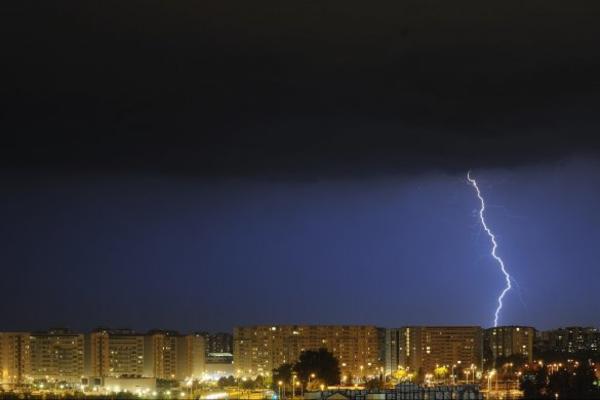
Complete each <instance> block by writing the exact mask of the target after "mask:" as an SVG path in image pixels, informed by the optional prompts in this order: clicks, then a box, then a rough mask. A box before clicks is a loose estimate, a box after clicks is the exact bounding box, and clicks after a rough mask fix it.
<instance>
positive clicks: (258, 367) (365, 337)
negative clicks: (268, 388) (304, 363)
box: [233, 325, 383, 377]
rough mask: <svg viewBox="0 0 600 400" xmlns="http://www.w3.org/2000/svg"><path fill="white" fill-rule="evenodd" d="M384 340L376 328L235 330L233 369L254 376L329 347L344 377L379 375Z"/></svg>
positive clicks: (267, 327) (293, 326)
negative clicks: (310, 352) (309, 352)
mask: <svg viewBox="0 0 600 400" xmlns="http://www.w3.org/2000/svg"><path fill="white" fill-rule="evenodd" d="M382 341H383V338H382V336H381V331H380V330H379V329H378V328H376V327H374V326H362V325H361V326H358V325H351V326H347V325H345V326H341V325H339V326H338V325H335V326H331V325H279V326H266V325H262V326H246V327H236V328H235V329H234V349H233V351H234V369H235V371H236V373H237V374H240V375H244V376H255V375H258V374H261V373H271V371H272V370H273V369H274V368H277V367H279V366H280V365H281V364H284V363H289V362H295V361H297V359H298V357H299V355H300V353H301V352H302V351H304V350H316V349H319V348H326V349H327V350H329V351H330V352H332V353H333V354H334V355H335V356H336V357H337V358H338V360H339V364H340V369H341V372H342V375H347V376H353V377H359V376H370V375H378V374H379V373H380V372H381V368H383V355H382V354H383V350H382V347H383V343H382Z"/></svg>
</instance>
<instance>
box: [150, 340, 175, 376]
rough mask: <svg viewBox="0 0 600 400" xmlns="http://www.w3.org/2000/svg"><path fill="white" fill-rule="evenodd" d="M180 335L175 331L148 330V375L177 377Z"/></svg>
mask: <svg viewBox="0 0 600 400" xmlns="http://www.w3.org/2000/svg"><path fill="white" fill-rule="evenodd" d="M179 337H180V335H179V334H178V333H177V332H174V331H151V332H148V336H146V339H145V360H146V362H145V365H146V371H145V375H146V376H151V377H154V378H158V379H176V378H177V376H178V374H177V364H178V352H177V350H178V349H177V342H178V338H179ZM148 367H149V368H148Z"/></svg>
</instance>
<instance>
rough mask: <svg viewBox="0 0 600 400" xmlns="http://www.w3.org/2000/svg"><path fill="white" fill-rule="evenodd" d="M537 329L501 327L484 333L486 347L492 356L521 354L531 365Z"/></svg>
mask: <svg viewBox="0 0 600 400" xmlns="http://www.w3.org/2000/svg"><path fill="white" fill-rule="evenodd" d="M534 338H535V329H534V328H532V327H528V326H499V327H496V328H490V329H486V330H485V331H484V345H485V346H486V348H487V349H488V350H489V353H490V354H491V356H492V361H495V360H496V359H497V358H498V357H510V356H512V355H515V354H519V355H522V356H524V357H525V360H526V361H527V362H528V363H530V362H531V361H532V360H533V341H534Z"/></svg>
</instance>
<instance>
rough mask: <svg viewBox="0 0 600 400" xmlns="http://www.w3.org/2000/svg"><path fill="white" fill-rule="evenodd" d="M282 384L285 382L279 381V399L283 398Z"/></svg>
mask: <svg viewBox="0 0 600 400" xmlns="http://www.w3.org/2000/svg"><path fill="white" fill-rule="evenodd" d="M281 385H283V382H281V381H279V382H277V386H279V399H281Z"/></svg>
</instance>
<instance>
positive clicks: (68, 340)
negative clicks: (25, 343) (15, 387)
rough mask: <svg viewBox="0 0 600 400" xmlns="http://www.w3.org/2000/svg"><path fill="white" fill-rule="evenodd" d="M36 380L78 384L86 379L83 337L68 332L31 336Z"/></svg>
mask: <svg viewBox="0 0 600 400" xmlns="http://www.w3.org/2000/svg"><path fill="white" fill-rule="evenodd" d="M29 342H30V351H31V353H30V354H31V375H32V377H33V379H49V380H61V381H68V382H78V381H79V380H80V379H81V377H82V375H83V347H84V337H83V334H79V333H73V332H71V331H69V330H66V329H54V330H50V331H47V332H35V333H32V334H31V335H30V338H29Z"/></svg>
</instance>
